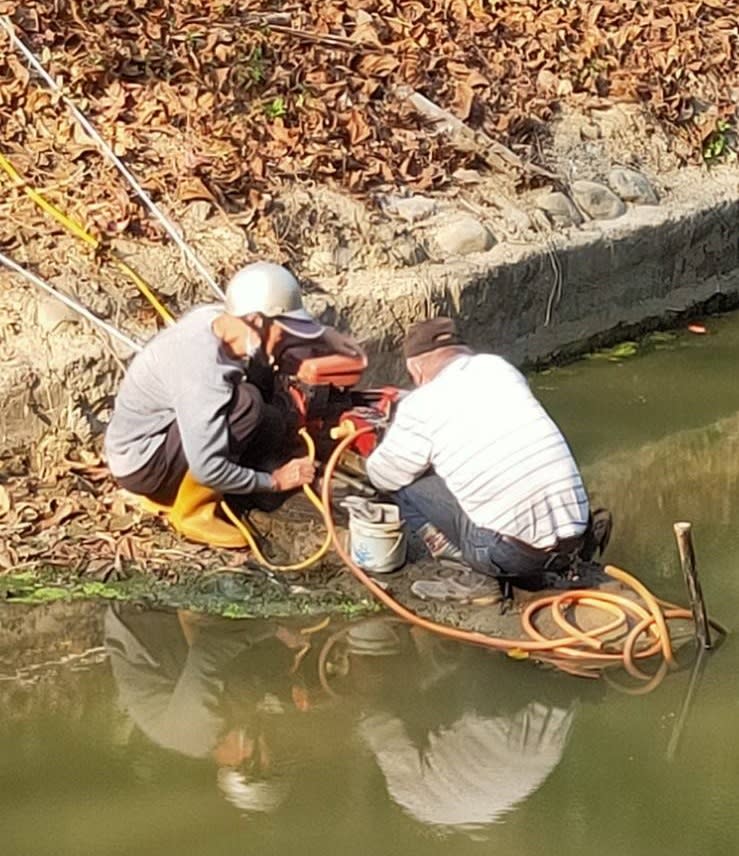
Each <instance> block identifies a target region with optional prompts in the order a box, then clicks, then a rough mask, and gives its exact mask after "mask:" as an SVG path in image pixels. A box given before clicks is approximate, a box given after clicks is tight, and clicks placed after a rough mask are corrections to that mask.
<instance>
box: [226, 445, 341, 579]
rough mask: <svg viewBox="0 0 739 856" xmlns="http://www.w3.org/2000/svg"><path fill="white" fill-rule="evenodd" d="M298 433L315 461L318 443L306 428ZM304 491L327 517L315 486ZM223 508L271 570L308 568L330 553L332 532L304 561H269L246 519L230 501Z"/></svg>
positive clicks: (255, 552) (253, 551)
mask: <svg viewBox="0 0 739 856" xmlns="http://www.w3.org/2000/svg"><path fill="white" fill-rule="evenodd" d="M298 433H299V434H300V436H301V437H302V439H303V442H304V443H305V445H306V446H307V449H308V457H309V458H310V459H311V461H314V460H315V457H316V445H315V443H314V442H313V438H312V437H311V435H310V434H309V433H308V432H307V431H306V430H305V428H301V429H300V431H299V432H298ZM303 492H304V493H305V495H306V496H307V497H308V499H309V500H310V502H311V504H312V505H313V506H314V507H315V508H316V510H317V511H318V513H319V514H320V515H321V519H322V520H323V519H325V516H326V514H325V511H324V509H323V503H322V502H321V500H320V499H319V498H318V496H316V493H315V491H314V490H313V488H312V487H311V486H310V485H308V484H305V485H303ZM221 509H222V510H223V513H224V514H225V515H226V517H228V519H229V520H230V521H231V523H233V525H234V526H235V527H236V528H237V529H238V530H239V532H241V534H242V535H243V536H244V540H245V541H246V543H247V544H248V545H249V548H250V550H251V551H252V553H253V554H254V557H255V558H256V560H257V561H258V562H259V564H260V565H264V566H265V567H266V568H269V570H271V571H278V572H283V573H284V572H287V571H303V570H305V569H306V568H309V567H310V566H311V565H315V564H316V562H320V560H321V559H322V558H323V557H324V556H325V555H326V553H328V550H329V548H330V547H331V533H330V532H327V533H326V540H325V541H324V542H323V544H322V545H321V546H320V547H319V548H318V550H316V552H315V553H313V555H312V556H308V558H307V559H303V561H302V562H295V563H294V564H292V565H274V564H272V562H270V561H269V559H267V558H266V557H265V555H264V553H262V551H261V550H260V549H259V545H258V544H257V542H256V539H255V538H254V535H253V534H252V533H251V531H250V530H249V528H248V526H246V525H245V523H244V521H243V520H240V519H239V518H238V516H237V515H236V514H234V513H233V511H232V510H231V509H230V508H229V506H228V503H227V502H226V501H225V500H223V501H222V502H221Z"/></svg>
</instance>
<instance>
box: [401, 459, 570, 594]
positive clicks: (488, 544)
mask: <svg viewBox="0 0 739 856" xmlns="http://www.w3.org/2000/svg"><path fill="white" fill-rule="evenodd" d="M393 498H394V499H395V501H396V502H397V503H398V506H399V507H400V512H401V515H402V516H403V518H404V519H405V520H406V522H407V523H408V526H409V527H410V528H411V529H412V530H413V531H414V532H415V531H418V529H420V528H421V526H423V524H424V523H432V524H433V525H434V526H435V527H436V528H437V529H439V530H440V531H441V532H443V533H444V535H446V537H447V538H448V539H449V540H450V541H451V542H452V543H453V544H454V545H455V546H457V547H458V548H459V549H460V550H461V552H462V555H463V557H464V560H465V562H466V563H467V564H468V565H469V566H470V567H472V568H474V569H475V570H476V571H480V572H481V573H484V574H490V575H491V576H495V577H516V578H527V577H536V576H540V575H541V574H542V573H544V572H545V571H549V570H551V571H559V570H564V569H565V567H567V566H569V557H570V553H572V552H573V551H576V550H577V548H578V546H579V545H580V544H582V542H583V538H574V539H567V542H566V543H565V542H562V543H561V544H560V545H558V547H557V548H556V549H554V550H537V549H536V548H534V547H530V546H529V545H528V544H524V543H523V542H522V541H518V540H517V539H515V538H510V537H508V536H506V535H501V534H500V533H499V532H494V531H493V530H491V529H482V528H481V527H479V526H476V525H475V524H474V523H473V522H472V521H471V520H470V518H469V517H468V516H467V515H466V514H465V512H464V511H463V510H462V508H461V507H460V505H459V503H458V502H457V500H456V499H455V498H454V496H453V494H452V492H451V491H450V490H449V488H448V487H447V486H446V484H445V483H444V481H443V479H441V478H440V477H439V476H438V475H436V474H435V473H430V474H428V475H425V476H421V478H419V479H418V480H417V481H415V482H413V483H412V484H410V485H408V486H407V487H404V488H401V489H400V490H399V491H397V492H396V493H395V494H393Z"/></svg>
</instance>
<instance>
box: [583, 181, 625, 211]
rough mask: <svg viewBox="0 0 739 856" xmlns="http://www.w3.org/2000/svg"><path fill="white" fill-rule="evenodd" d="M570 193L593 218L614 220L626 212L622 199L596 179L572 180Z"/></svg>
mask: <svg viewBox="0 0 739 856" xmlns="http://www.w3.org/2000/svg"><path fill="white" fill-rule="evenodd" d="M571 189H572V195H573V196H574V198H575V202H577V204H578V205H579V206H580V208H581V209H582V210H583V211H584V212H585V213H586V214H587V215H588V216H589V217H592V218H593V220H614V219H615V218H616V217H620V216H621V215H622V214H625V213H626V206H625V205H624V203H623V200H622V199H620V198H619V197H618V196H616V194H615V193H614V192H613V191H612V190H609V188H607V187H606V186H605V184H599V183H598V182H597V181H583V180H581V181H573V182H572V188H571Z"/></svg>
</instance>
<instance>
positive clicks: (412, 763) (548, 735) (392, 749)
mask: <svg viewBox="0 0 739 856" xmlns="http://www.w3.org/2000/svg"><path fill="white" fill-rule="evenodd" d="M573 713H574V710H573V709H572V708H571V709H570V710H561V709H559V708H551V707H547V706H545V705H540V704H537V703H535V702H532V703H531V704H529V705H527V706H526V707H525V708H523V709H522V710H520V711H517V712H516V713H514V714H511V715H509V716H498V717H485V716H481V715H480V714H479V713H474V712H468V713H464V714H462V716H460V717H459V719H457V720H456V721H455V722H453V723H452V724H451V725H449V726H447V727H445V728H442V729H439V730H438V731H435V732H431V733H430V734H429V735H428V737H427V745H426V746H425V747H424V748H423V749H420V748H419V747H418V746H416V745H414V743H413V740H412V739H411V737H410V735H409V734H408V731H407V729H406V726H405V723H403V721H402V720H401V719H399V718H398V717H396V716H393V715H391V714H387V713H376V714H373V715H371V716H367V717H365V718H364V719H363V720H362V721H361V723H360V725H359V730H360V733H361V735H362V737H363V739H364V740H365V741H366V743H367V745H368V746H369V747H370V748H371V749H372V751H373V752H374V754H375V757H376V758H377V763H378V764H379V766H380V769H381V770H382V772H383V775H384V776H385V781H386V783H387V789H388V793H389V794H390V796H391V797H392V798H393V799H394V800H395V802H396V803H398V805H400V806H401V807H402V808H403V809H405V811H407V812H408V813H409V814H410V815H411V816H412V817H414V818H416V819H417V820H420V821H421V822H422V823H428V824H434V825H439V826H460V827H466V828H474V827H477V826H480V825H484V824H488V823H492V822H494V821H498V820H500V819H501V818H502V817H503V815H504V814H505V813H506V812H508V811H510V810H511V809H512V808H514V807H515V805H516V804H517V803H519V802H521V801H522V800H524V799H525V798H526V797H527V796H529V794H532V793H533V792H534V791H536V790H537V788H539V787H540V786H541V785H542V784H543V782H544V780H545V779H546V778H547V776H548V775H549V774H550V773H551V772H552V770H553V769H554V768H555V767H556V766H557V764H558V763H559V761H560V760H561V758H562V753H563V751H564V748H565V744H566V742H567V736H568V734H569V731H570V727H571V725H572V717H573Z"/></svg>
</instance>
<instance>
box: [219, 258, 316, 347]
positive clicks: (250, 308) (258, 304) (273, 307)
mask: <svg viewBox="0 0 739 856" xmlns="http://www.w3.org/2000/svg"><path fill="white" fill-rule="evenodd" d="M225 308H226V312H228V314H229V315H236V316H237V317H239V318H243V316H244V315H251V314H253V313H257V312H258V313H260V314H261V315H264V316H265V317H267V318H273V319H274V320H275V321H276V322H277V323H278V324H279V325H280V327H284V328H285V330H287V331H288V332H289V333H292V334H293V335H295V336H298V337H299V338H301V339H316V338H318V336H320V335H321V334H322V333H323V330H324V328H323V326H322V325H321V324H319V323H318V322H317V321H316V319H315V318H314V317H313V316H312V315H311V314H310V313H309V312H308V311H307V310H306V309H305V307H304V306H303V298H302V296H301V294H300V284H299V283H298V281H297V279H295V277H294V276H293V275H292V274H291V273H290V271H289V270H288V269H287V268H284V267H282V265H275V264H272V263H270V262H254V263H253V264H250V265H247V266H246V267H243V268H241V269H240V270H238V271H236V273H235V274H234V275H233V276H232V277H231V280H230V281H229V283H228V285H227V286H226V300H225Z"/></svg>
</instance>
